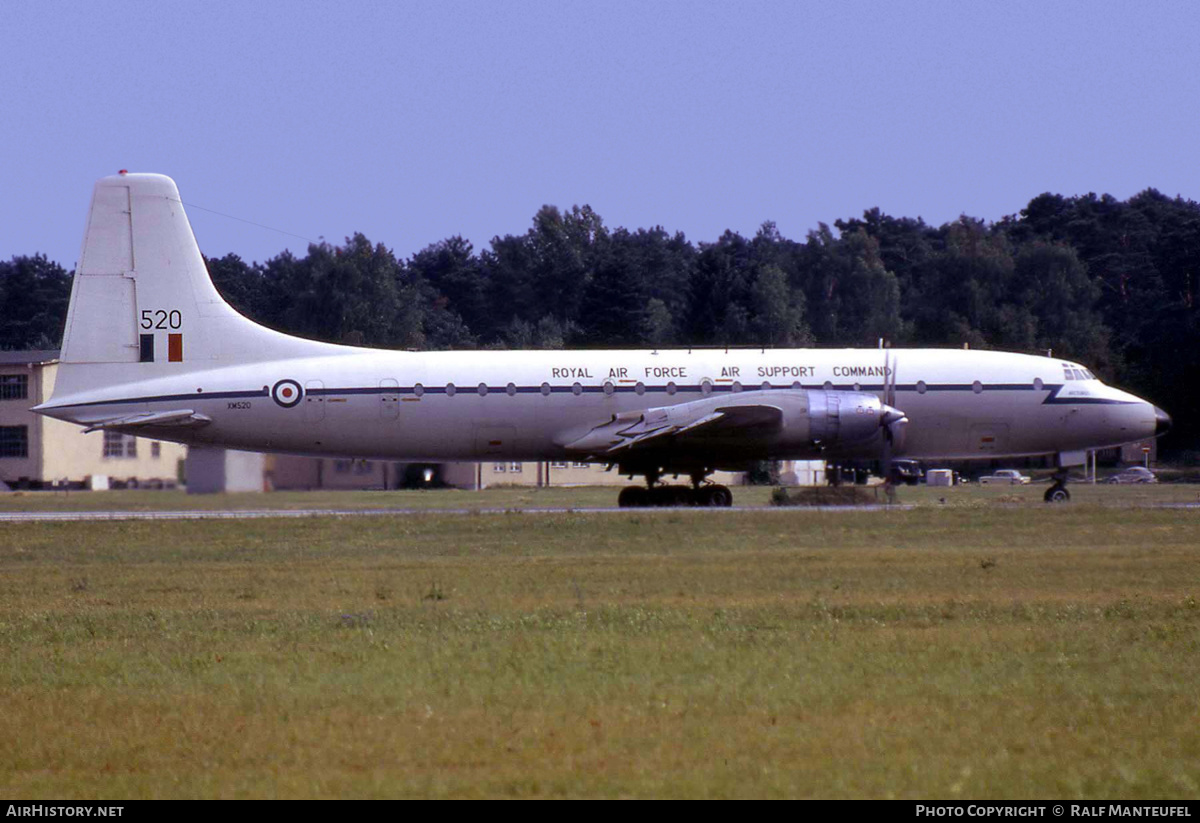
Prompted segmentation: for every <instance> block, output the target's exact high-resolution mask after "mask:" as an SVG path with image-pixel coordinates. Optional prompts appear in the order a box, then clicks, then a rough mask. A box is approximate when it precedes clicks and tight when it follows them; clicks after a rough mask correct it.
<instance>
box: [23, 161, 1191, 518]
mask: <svg viewBox="0 0 1200 823" xmlns="http://www.w3.org/2000/svg"><path fill="white" fill-rule="evenodd" d="M60 362H61V365H60V367H59V371H58V377H57V381H56V384H55V387H54V395H53V398H52V399H51V400H49V401H48V402H46V403H43V404H42V405H40V406H38V407H37V408H36V409H35V410H36V411H38V412H40V413H41V414H46V415H50V416H53V417H56V418H59V419H62V420H68V421H71V422H73V423H77V424H79V425H82V426H86V427H87V428H88V430H89V431H94V430H100V429H113V430H116V431H121V432H128V433H132V434H137V435H143V436H147V437H153V438H158V439H162V440H174V441H178V442H181V443H188V444H194V445H212V446H224V447H229V448H234V449H247V450H253V451H266V452H287V453H295V454H313V455H339V456H346V457H364V458H376V459H392V460H412V461H456V460H457V461H479V460H485V461H486V460H531V461H532V460H574V461H588V462H598V463H606V464H611V465H613V466H616V467H617V468H618V469H619V470H620V472H621V473H622V474H629V475H630V476H634V475H641V476H644V477H645V478H646V481H647V485H646V487H641V486H631V487H628V488H626V489H625V490H623V491H622V493H621V496H620V502H621V505H626V506H639V505H650V504H655V503H662V502H672V503H699V504H703V505H726V506H727V505H729V504H730V502H731V499H732V498H731V494H730V492H729V490H728V489H727V488H725V487H723V486H718V485H712V484H709V483H708V482H707V481H706V478H707V477H708V475H709V474H710V473H711V472H713V471H714V470H717V469H733V470H737V469H743V468H746V467H747V465H748V464H750V463H751V462H753V461H756V460H762V459H767V458H772V459H793V458H798V459H805V458H823V459H828V460H842V459H864V458H865V459H880V458H882V459H884V460H885V461H886V460H888V459H890V457H891V456H893V455H900V454H903V455H905V456H907V457H912V458H919V459H934V458H938V459H956V460H958V459H970V458H993V459H994V458H1001V457H1022V456H1030V455H1051V454H1052V455H1055V456H1056V457H1057V459H1058V465H1060V466H1063V467H1066V466H1071V465H1082V464H1083V462H1084V459H1085V453H1086V450H1088V449H1094V448H1102V447H1108V446H1115V445H1118V444H1121V443H1126V442H1130V441H1134V440H1139V439H1142V438H1146V437H1150V436H1152V435H1156V434H1161V433H1162V432H1164V431H1165V430H1166V429H1167V428H1168V427H1169V426H1170V418H1168V417H1167V415H1166V414H1165V413H1164V412H1162V411H1161V410H1160V409H1157V408H1155V407H1154V406H1153V405H1151V404H1150V403H1147V402H1146V401H1144V400H1141V399H1139V398H1137V397H1134V396H1133V395H1131V394H1127V393H1126V392H1123V391H1120V390H1118V389H1115V388H1112V387H1110V386H1106V385H1104V384H1103V383H1102V382H1100V381H1099V380H1097V379H1096V378H1095V377H1094V376H1093V375H1092V374H1091V372H1089V371H1087V370H1086V369H1084V368H1083V367H1081V366H1079V365H1078V364H1075V363H1070V362H1065V361H1062V360H1059V359H1054V358H1049V357H1035V356H1031V355H1025V354H1007V353H1002V352H991V351H965V350H941V349H914V350H888V349H882V348H881V349H839V350H821V349H788V350H779V349H763V350H758V349H728V350H723V349H680V350H670V351H667V350H663V351H621V350H616V351H519V352H507V351H470V352H404V351H381V350H376V349H366V348H357V347H352V346H340V345H334V344H330V343H321V342H316V341H313V340H305V339H301V338H297V337H291V336H288V335H286V334H281V333H279V332H276V331H272V330H270V329H267V328H264V327H262V326H259V325H257V324H256V323H254V322H252V321H250V320H248V319H247V318H245V317H243V316H242V315H240V314H238V313H237V312H236V311H234V309H233V308H231V307H230V306H229V305H228V304H227V303H226V302H225V301H224V300H223V299H222V298H221V296H220V295H219V294H218V292H217V290H216V288H214V286H213V284H212V281H211V280H210V278H209V276H208V271H207V269H206V268H205V265H204V260H203V258H202V257H201V255H200V251H199V248H198V247H197V245H196V241H195V238H194V237H193V235H192V230H191V226H190V225H189V223H188V220H187V217H186V215H185V214H184V210H183V204H182V203H181V202H180V200H179V192H178V190H177V189H176V187H175V183H174V182H173V181H172V180H171V179H170V178H168V177H164V176H162V175H156V174H127V173H125V172H122V173H121V174H119V175H114V176H112V177H106V178H103V179H101V180H100V181H99V182H97V183H96V187H95V192H94V194H93V197H92V206H91V212H90V214H89V217H88V224H87V231H86V234H85V236H84V242H83V251H82V254H81V258H80V262H79V266H78V269H77V272H76V276H75V282H74V286H73V289H72V292H71V306H70V311H69V314H68V318H67V326H66V332H65V334H64V338H63V346H62V354H61V360H60ZM668 475H675V476H679V475H683V476H685V477H687V478H689V479H690V480H691V487H690V488H689V487H687V486H664V485H661V484H660V483H659V481H660V478H662V477H664V476H668ZM1063 477H1065V474H1063ZM1051 497H1053V498H1054V499H1066V497H1067V493H1066V490H1065V489H1064V488H1063V487H1062V484H1061V481H1060V482H1059V483H1056V484H1055V486H1054V487H1052V489H1051V491H1050V492H1047V499H1050V498H1051Z"/></svg>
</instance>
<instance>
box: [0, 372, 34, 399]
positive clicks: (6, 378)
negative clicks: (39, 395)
mask: <svg viewBox="0 0 1200 823" xmlns="http://www.w3.org/2000/svg"><path fill="white" fill-rule="evenodd" d="M28 398H29V375H27V374H0V400H26V399H28Z"/></svg>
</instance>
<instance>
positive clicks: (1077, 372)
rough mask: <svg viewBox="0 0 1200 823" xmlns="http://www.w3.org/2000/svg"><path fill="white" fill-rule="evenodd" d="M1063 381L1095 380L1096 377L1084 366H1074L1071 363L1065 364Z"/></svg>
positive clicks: (1063, 365)
mask: <svg viewBox="0 0 1200 823" xmlns="http://www.w3.org/2000/svg"><path fill="white" fill-rule="evenodd" d="M1062 367H1063V379H1064V380H1095V379H1096V375H1094V374H1092V373H1091V372H1090V371H1088V370H1087V369H1085V368H1083V367H1082V366H1073V365H1071V364H1070V363H1063V364H1062Z"/></svg>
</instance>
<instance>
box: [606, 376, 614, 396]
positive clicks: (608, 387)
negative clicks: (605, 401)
mask: <svg viewBox="0 0 1200 823" xmlns="http://www.w3.org/2000/svg"><path fill="white" fill-rule="evenodd" d="M604 396H605V397H612V396H613V384H612V381H611V380H605V381H604Z"/></svg>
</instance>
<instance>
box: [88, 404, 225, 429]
mask: <svg viewBox="0 0 1200 823" xmlns="http://www.w3.org/2000/svg"><path fill="white" fill-rule="evenodd" d="M211 422H212V418H211V417H209V416H208V415H206V414H198V413H196V412H194V411H192V410H191V409H175V410H172V411H161V412H141V413H138V414H127V415H123V416H121V417H110V418H107V419H104V420H94V421H92V422H90V423H89V424H88V427H87V428H86V429H84V430H83V431H84V434H87V433H88V432H94V431H100V430H101V429H122V430H126V431H128V430H136V429H139V428H144V427H147V426H153V427H155V428H162V427H170V428H193V427H198V426H207V425H208V424H209V423H211Z"/></svg>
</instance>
